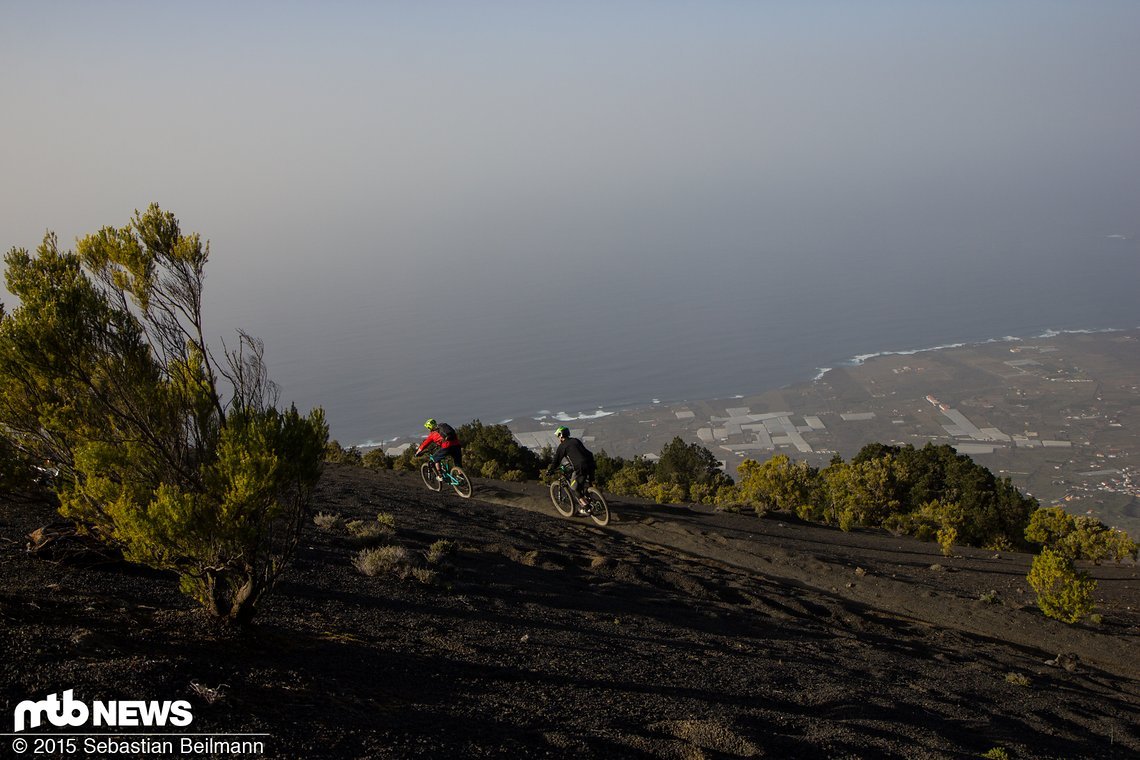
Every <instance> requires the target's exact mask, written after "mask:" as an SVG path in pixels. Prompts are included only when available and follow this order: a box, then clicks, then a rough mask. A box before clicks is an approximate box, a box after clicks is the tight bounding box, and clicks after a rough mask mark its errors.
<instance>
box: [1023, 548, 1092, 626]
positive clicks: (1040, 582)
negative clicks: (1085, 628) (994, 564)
mask: <svg viewBox="0 0 1140 760" xmlns="http://www.w3.org/2000/svg"><path fill="white" fill-rule="evenodd" d="M1026 579H1027V580H1028V581H1029V586H1030V587H1031V588H1032V589H1033V591H1034V592H1035V593H1036V594H1037V606H1038V607H1040V608H1041V611H1042V612H1044V613H1045V614H1046V615H1047V616H1048V617H1051V618H1056V619H1057V620H1061V621H1063V622H1066V623H1076V622H1077V621H1079V620H1081V619H1083V618H1085V617H1087V616H1088V615H1089V614H1090V613H1091V612H1092V611H1093V592H1094V591H1095V590H1096V581H1095V580H1093V579H1092V578H1090V577H1089V576H1088V574H1087V573H1084V572H1079V571H1077V570H1076V569H1075V568H1074V567H1073V562H1072V560H1070V559H1068V558H1067V557H1065V556H1063V555H1061V554H1058V553H1056V552H1054V551H1052V550H1050V549H1042V550H1041V553H1040V554H1039V555H1037V556H1036V557H1035V558H1034V559H1033V566H1032V567H1031V568H1030V570H1029V575H1028V576H1027V578H1026Z"/></svg>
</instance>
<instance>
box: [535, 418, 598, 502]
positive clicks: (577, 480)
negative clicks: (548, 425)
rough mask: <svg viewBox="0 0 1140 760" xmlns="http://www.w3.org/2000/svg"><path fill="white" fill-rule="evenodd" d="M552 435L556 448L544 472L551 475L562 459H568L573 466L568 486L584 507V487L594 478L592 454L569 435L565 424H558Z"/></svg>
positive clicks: (568, 429)
mask: <svg viewBox="0 0 1140 760" xmlns="http://www.w3.org/2000/svg"><path fill="white" fill-rule="evenodd" d="M554 435H556V436H557V437H558V441H559V444H558V450H557V451H555V452H554V460H553V461H552V462H551V463H550V468H549V469H548V470H547V471H546V474H547V475H553V474H554V471H555V470H557V469H558V465H560V464H562V460H563V459H569V460H570V465H571V466H572V467H573V468H574V477H573V478H572V479H571V480H570V488H572V489H573V490H574V494H575V495H576V496H577V497H578V503H579V504H581V505H582V506H583V507H585V506H586V505H587V503H588V502H587V501H586V497H585V493H586V489H587V488H589V487H590V482H591V481H593V479H594V470H595V465H594V455H593V453H591V451H590V450H589V449H587V448H586V447H585V446H583V445H582V442H581V441H579V440H578V439H577V438H571V437H570V428H568V427H566V426H565V425H560V426H559V427H558V429H557V430H555V431H554Z"/></svg>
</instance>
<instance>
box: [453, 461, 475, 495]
mask: <svg viewBox="0 0 1140 760" xmlns="http://www.w3.org/2000/svg"><path fill="white" fill-rule="evenodd" d="M451 487H452V488H454V489H455V492H456V493H457V494H459V495H460V496H462V497H463V498H464V499H466V498H468V497H470V496H471V481H470V480H468V479H467V473H465V472H464V471H463V470H462V469H460V468H458V467H452V468H451Z"/></svg>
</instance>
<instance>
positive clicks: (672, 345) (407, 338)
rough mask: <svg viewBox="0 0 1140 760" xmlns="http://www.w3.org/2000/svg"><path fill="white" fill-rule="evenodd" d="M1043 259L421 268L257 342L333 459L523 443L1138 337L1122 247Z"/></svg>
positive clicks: (1132, 250) (1111, 244) (1134, 268)
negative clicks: (488, 439)
mask: <svg viewBox="0 0 1140 760" xmlns="http://www.w3.org/2000/svg"><path fill="white" fill-rule="evenodd" d="M1054 244H1055V245H1057V246H1058V248H1062V250H1046V249H1044V248H1043V247H1041V248H1038V247H1033V246H1027V247H1026V249H1025V250H1021V251H1018V252H1015V254H1012V255H1011V254H1009V253H1008V252H1007V253H1006V255H1003V256H994V257H981V256H979V257H971V256H970V255H969V252H964V253H957V254H956V253H955V252H953V251H950V250H941V251H934V252H933V253H932V252H931V250H930V249H931V248H932V247H934V246H933V244H932V243H930V242H929V241H928V242H927V243H926V244H925V246H926V252H925V253H923V251H922V250H921V247H922V243H921V242H920V241H915V245H916V250H915V252H914V253H913V254H911V258H908V256H907V255H905V254H900V255H897V256H892V257H889V258H887V259H886V260H884V257H882V256H872V255H868V256H859V255H858V254H857V253H845V252H842V249H837V252H836V253H835V254H834V255H831V256H823V255H812V256H803V255H793V254H791V253H789V254H786V255H782V256H772V255H770V254H769V255H765V254H764V252H763V251H762V250H756V251H754V252H749V251H744V250H741V251H738V252H735V253H733V254H732V255H729V253H725V252H722V253H720V254H718V255H709V254H699V253H693V254H691V255H688V256H683V255H676V256H674V257H672V258H669V257H663V258H662V259H660V260H659V262H658V263H657V264H655V265H643V264H640V263H631V262H628V261H626V262H624V263H623V259H622V258H621V257H620V256H615V257H614V259H613V260H612V261H611V262H609V263H606V262H602V261H596V262H593V263H592V264H591V266H590V267H588V268H587V269H584V270H580V271H575V269H574V267H573V265H572V263H567V264H565V265H563V264H560V263H559V259H557V258H554V259H551V260H550V261H545V262H544V265H543V266H536V267H527V266H521V267H517V268H496V271H494V272H480V271H477V268H473V269H471V270H469V271H466V272H464V273H462V276H461V277H456V278H454V279H450V278H449V277H448V276H443V277H440V278H438V279H437V278H433V277H432V276H431V275H430V272H426V273H424V279H423V282H422V284H420V285H414V284H408V285H407V286H406V288H407V290H408V291H409V292H407V293H404V294H400V293H397V292H392V293H390V294H389V295H388V297H377V298H373V299H369V298H362V299H359V300H357V299H346V298H338V297H337V296H336V294H335V293H328V294H325V296H324V299H323V300H324V303H325V307H324V309H323V310H322V312H318V314H319V315H320V316H319V318H312V317H311V312H307V314H308V315H309V316H306V318H304V319H298V320H297V322H296V323H295V324H291V325H276V324H273V325H270V324H266V325H259V326H256V327H259V328H260V334H262V335H263V337H264V338H265V339H266V342H267V356H268V360H269V364H270V368H271V372H272V375H273V377H274V378H275V379H276V380H277V381H278V382H279V383H280V384H281V386H282V389H283V397H285V398H288V399H292V400H295V401H297V403H298V404H299V405H301V406H306V407H307V406H312V405H321V406H323V407H324V408H325V410H326V412H327V414H328V417H329V421H330V424H331V426H332V434H333V436H334V437H336V438H337V439H338V440H340V441H341V442H342V443H344V444H345V445H360V444H369V443H380V442H391V441H393V440H394V439H398V438H400V437H405V439H406V437H407V436H415V435H417V434H418V431H419V430H420V429H421V428H420V423H421V422H422V420H423V419H424V418H426V417H428V416H433V417H438V418H441V419H447V420H451V421H453V422H454V423H455V424H459V423H463V422H467V421H469V420H471V419H474V418H479V419H481V420H482V421H484V422H486V423H494V422H501V421H504V420H515V424H516V426H519V427H522V428H525V427H527V426H528V425H527V422H526V419H527V418H538V417H543V416H550V415H553V414H557V413H563V415H564V416H570V417H577V416H579V415H589V414H594V413H597V411H598V410H599V409H604V410H611V411H612V410H615V409H618V408H624V407H629V406H636V405H645V404H649V403H652V402H653V401H662V402H669V401H679V400H686V399H687V400H696V399H711V398H723V397H728V396H732V395H736V394H751V393H756V392H759V391H763V390H766V389H770V388H774V387H779V386H782V385H786V384H789V383H793V382H797V381H802V380H809V379H811V378H812V377H814V376H816V375H817V374H818V372H819V370H820V369H821V368H826V367H831V366H835V365H837V364H840V363H844V362H850V361H853V360H855V357H858V356H860V355H866V354H873V353H877V352H882V351H905V350H915V349H922V348H927V347H932V346H939V345H945V344H951V343H960V342H977V341H983V340H987V339H990V338H998V337H1003V336H1018V337H1031V336H1036V335H1039V334H1041V333H1043V332H1045V331H1046V330H1081V329H1110V328H1124V327H1135V326H1137V325H1140V307H1138V301H1137V299H1136V298H1135V294H1136V293H1137V292H1138V291H1140V251H1138V250H1137V247H1136V245H1135V244H1134V243H1133V242H1132V241H1128V240H1119V239H1109V238H1103V237H1102V238H1097V237H1094V236H1089V237H1088V238H1087V239H1085V240H1083V241H1082V240H1077V239H1073V240H1068V241H1063V243H1054ZM568 261H569V262H572V261H573V259H572V258H568ZM382 281H383V280H382V279H381V282H382ZM397 290H398V289H397ZM337 304H341V305H342V306H343V308H336V305H337ZM281 328H285V329H284V330H281V331H280V332H279V330H280V329H281ZM535 424H537V423H535Z"/></svg>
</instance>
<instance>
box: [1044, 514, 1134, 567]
mask: <svg viewBox="0 0 1140 760" xmlns="http://www.w3.org/2000/svg"><path fill="white" fill-rule="evenodd" d="M1025 539H1026V540H1027V541H1030V542H1032V543H1035V544H1041V545H1043V546H1045V547H1046V548H1048V549H1050V550H1052V551H1053V552H1055V553H1057V554H1059V555H1061V556H1062V557H1065V558H1067V559H1070V560H1077V559H1084V560H1088V561H1090V562H1093V563H1096V564H1098V565H1099V564H1100V563H1101V562H1103V561H1104V560H1113V561H1115V562H1120V561H1121V560H1124V559H1126V558H1128V557H1131V558H1132V559H1136V556H1137V546H1136V542H1134V541H1133V540H1132V539H1130V538H1129V537H1128V534H1127V533H1125V532H1124V531H1122V530H1118V529H1116V528H1110V527H1108V526H1107V525H1105V524H1104V523H1102V522H1101V521H1099V520H1097V519H1096V518H1093V517H1089V516H1087V515H1071V514H1069V513H1068V512H1066V511H1065V510H1063V509H1061V508H1060V507H1049V508H1045V509H1038V510H1037V511H1036V512H1034V513H1033V516H1032V517H1031V518H1030V520H1029V525H1028V526H1027V527H1026V529H1025Z"/></svg>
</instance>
